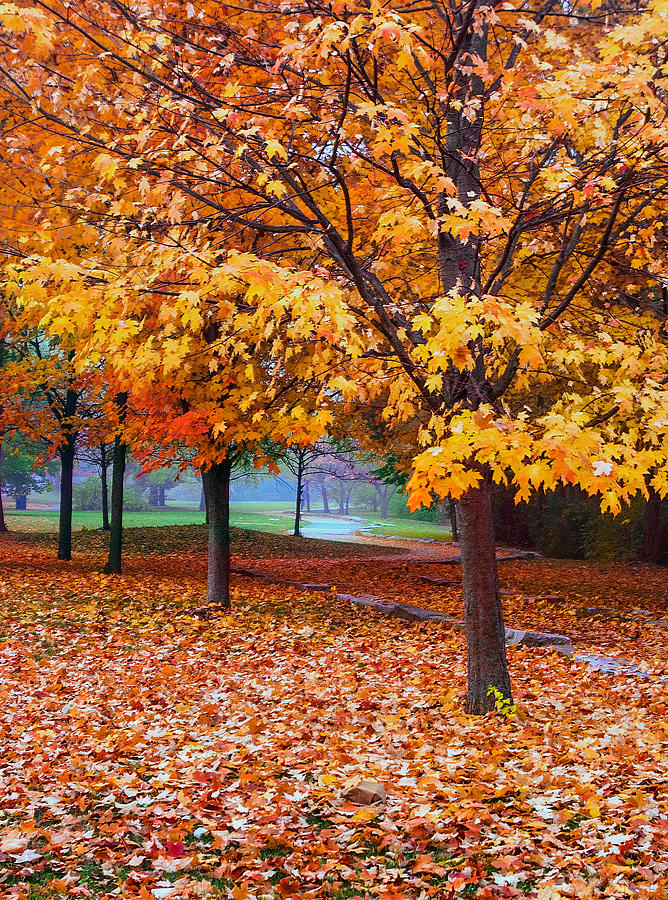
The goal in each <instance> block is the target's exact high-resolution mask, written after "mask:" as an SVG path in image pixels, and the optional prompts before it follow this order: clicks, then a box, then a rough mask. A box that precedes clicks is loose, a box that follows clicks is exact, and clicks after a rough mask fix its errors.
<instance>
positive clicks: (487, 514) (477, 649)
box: [458, 478, 512, 715]
mask: <svg viewBox="0 0 668 900" xmlns="http://www.w3.org/2000/svg"><path fill="white" fill-rule="evenodd" d="M458 505H459V527H460V540H461V549H462V578H463V582H464V605H465V611H466V647H467V652H468V692H467V698H466V711H467V713H469V714H471V715H482V714H483V713H486V712H489V711H490V710H493V709H494V703H495V699H494V696H490V695H488V691H489V688H490V687H494V688H496V689H497V690H498V691H500V692H501V694H502V695H503V696H504V697H506V698H507V699H509V700H511V699H512V694H511V689H510V676H509V674H508V663H507V660H506V639H505V629H504V625H503V613H502V610H501V596H500V594H499V578H498V573H497V565H496V546H495V543H494V523H493V517H492V491H491V482H490V480H489V479H488V478H484V479H483V481H482V482H481V484H480V486H479V487H477V488H472V489H471V490H469V491H467V493H466V494H464V496H463V497H462V498H461V500H460V501H459V504H458Z"/></svg>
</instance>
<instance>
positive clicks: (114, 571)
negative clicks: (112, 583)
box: [104, 391, 128, 575]
mask: <svg viewBox="0 0 668 900" xmlns="http://www.w3.org/2000/svg"><path fill="white" fill-rule="evenodd" d="M114 402H115V403H116V406H117V407H118V422H119V430H118V431H117V432H116V437H115V438H114V454H113V463H114V471H113V473H112V476H111V533H110V534H109V556H108V558H107V564H106V566H105V567H104V572H105V575H120V574H121V572H122V570H123V487H124V479H125V459H126V456H127V447H126V444H125V440H124V439H123V435H122V433H121V431H120V426H121V425H122V424H123V422H124V421H125V416H126V413H127V404H128V395H127V393H126V392H125V391H123V392H122V393H120V394H117V395H116V397H115V398H114Z"/></svg>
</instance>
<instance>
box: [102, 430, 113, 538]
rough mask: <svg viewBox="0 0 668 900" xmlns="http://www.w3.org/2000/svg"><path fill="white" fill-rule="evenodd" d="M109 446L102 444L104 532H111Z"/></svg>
mask: <svg viewBox="0 0 668 900" xmlns="http://www.w3.org/2000/svg"><path fill="white" fill-rule="evenodd" d="M107 467H108V460H107V445H106V444H100V481H101V482H102V531H109V529H110V528H111V525H110V524H109V487H108V484H107Z"/></svg>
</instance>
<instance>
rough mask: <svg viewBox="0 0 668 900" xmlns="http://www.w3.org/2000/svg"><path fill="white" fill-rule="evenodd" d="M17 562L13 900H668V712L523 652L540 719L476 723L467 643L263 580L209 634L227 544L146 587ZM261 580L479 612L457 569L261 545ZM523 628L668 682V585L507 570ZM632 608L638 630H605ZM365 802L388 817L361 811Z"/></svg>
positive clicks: (4, 640)
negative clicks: (212, 593)
mask: <svg viewBox="0 0 668 900" xmlns="http://www.w3.org/2000/svg"><path fill="white" fill-rule="evenodd" d="M77 542H78V543H77V550H78V552H77V553H76V557H75V560H74V561H73V562H72V563H69V564H64V563H56V562H55V561H54V560H53V551H52V547H51V546H50V545H49V540H48V539H46V538H41V537H38V536H31V537H30V538H29V539H26V538H23V539H21V540H18V539H16V538H2V539H0V595H1V596H2V600H3V602H2V604H1V611H0V744H1V746H0V810H1V812H0V817H1V820H0V896H2V897H3V898H4V897H7V898H18V897H50V898H57V897H70V896H80V897H128V898H133V897H140V898H145V900H151V898H154V897H155V898H161V897H173V898H188V897H190V898H194V897H231V898H234V900H242V898H253V897H255V898H267V900H268V898H291V897H294V898H309V897H334V898H337V897H338V898H353V897H364V898H381V900H399V898H402V897H404V898H451V897H452V898H458V897H464V898H466V897H480V898H494V897H523V896H527V897H538V898H541V900H556V898H559V897H581V898H598V897H639V898H663V897H665V896H666V893H667V891H668V785H667V783H666V771H667V768H668V762H667V760H668V715H667V713H668V689H667V686H666V682H664V681H661V680H659V679H658V678H657V679H656V680H651V679H639V678H630V677H624V676H616V677H611V676H607V675H602V674H600V673H597V672H594V671H592V670H591V669H589V668H588V667H587V666H585V665H582V664H577V663H573V662H571V661H569V660H567V659H565V658H563V657H560V656H558V655H556V654H555V653H554V652H553V651H550V650H528V649H523V650H515V651H511V653H510V667H511V673H512V678H513V683H514V690H515V695H516V699H517V701H518V705H519V709H520V714H519V717H517V718H514V719H511V720H509V721H506V720H505V719H503V718H502V717H500V716H498V715H490V716H488V717H486V718H483V719H474V718H471V717H468V716H466V715H465V714H464V713H463V712H462V699H463V692H464V686H465V654H464V649H465V648H464V639H463V637H462V635H460V634H459V633H457V632H455V631H451V630H448V629H447V628H445V627H444V626H442V625H438V624H433V623H432V624H428V625H420V626H410V625H407V624H406V623H405V622H402V621H399V620H395V619H390V618H385V617H382V616H379V615H378V614H376V613H373V612H370V611H368V610H363V609H359V608H357V607H351V606H348V605H345V604H342V603H341V602H337V601H335V599H334V596H333V593H326V592H324V593H322V592H321V593H310V594H309V593H299V592H296V591H295V590H292V589H290V588H287V587H281V586H280V585H266V584H264V583H263V582H261V581H251V580H248V579H241V578H240V579H238V580H237V582H236V584H237V586H236V588H235V609H234V611H233V613H232V614H231V615H219V614H217V615H215V616H213V617H210V618H202V617H201V616H200V615H198V613H199V612H200V611H201V606H202V601H203V597H204V587H203V582H202V574H203V565H204V557H203V535H202V532H201V529H197V528H193V529H170V530H169V531H168V532H162V531H161V532H157V531H155V530H149V529H147V530H146V531H141V532H140V531H137V532H133V533H131V534H130V535H129V540H128V544H129V550H130V558H129V562H128V575H127V576H125V577H123V578H111V577H106V576H103V575H100V574H97V571H96V569H97V567H98V565H99V561H100V559H101V555H102V551H103V548H102V545H101V538H99V537H98V536H97V535H86V534H83V535H79V536H77ZM235 549H236V551H237V554H238V558H239V560H240V561H241V560H243V563H244V564H250V565H256V566H258V567H262V568H265V569H266V570H267V571H274V572H278V571H281V572H283V573H284V574H286V575H288V576H289V577H292V578H308V579H316V578H317V580H318V581H331V582H334V583H335V584H336V586H337V587H338V589H339V590H342V591H345V590H349V591H353V592H355V591H358V592H366V593H375V594H378V595H382V596H392V597H395V598H399V597H402V598H404V599H405V600H406V601H407V602H418V603H420V604H421V605H423V606H431V607H433V608H445V609H448V610H450V611H452V612H457V613H460V612H461V593H460V592H459V591H458V589H457V588H449V587H434V586H432V585H425V584H424V583H422V582H420V581H419V575H420V574H428V575H430V576H436V575H443V576H444V577H453V578H456V577H457V575H458V567H457V566H447V567H442V568H440V567H439V566H437V565H429V566H427V565H424V566H421V565H420V564H419V563H407V562H401V561H396V560H393V558H392V557H391V556H386V558H382V557H381V554H380V551H379V550H378V548H376V547H374V548H372V549H367V548H359V547H353V546H351V545H345V544H342V545H327V544H324V543H322V544H320V543H319V542H314V541H307V542H299V543H298V544H297V545H295V544H294V543H293V542H291V541H290V540H289V539H285V538H280V537H277V536H262V535H251V536H247V535H243V534H241V533H240V534H237V536H236V544H235ZM501 572H502V582H503V585H504V588H505V589H507V590H514V591H516V592H517V595H519V594H532V595H553V594H560V595H562V596H564V597H565V598H566V600H565V603H563V604H556V605H555V604H554V603H536V601H526V600H520V599H518V596H513V595H512V594H505V595H504V598H505V604H506V617H507V619H508V622H509V624H512V625H520V626H524V627H529V626H530V627H533V628H541V629H547V630H553V631H554V630H560V631H563V632H565V633H567V634H569V635H570V636H571V637H573V639H574V641H575V643H576V645H577V646H578V649H597V648H601V649H604V650H605V652H607V653H618V654H622V655H623V656H624V658H627V659H629V660H632V661H634V662H638V663H642V664H643V667H644V668H645V669H648V668H651V671H652V672H654V673H656V674H660V673H661V672H665V671H666V664H667V657H668V654H667V653H666V650H665V644H666V640H667V638H668V631H666V630H664V628H663V626H662V625H661V624H658V625H657V624H655V625H645V624H644V623H643V622H642V621H640V620H638V618H637V616H636V615H635V613H634V612H633V610H634V608H637V607H642V608H644V609H647V610H649V611H650V612H652V615H653V616H655V617H656V618H660V616H661V614H662V613H663V615H665V614H666V611H665V608H662V604H663V593H664V591H665V588H666V584H665V582H666V573H665V570H663V571H661V570H652V569H649V568H642V567H637V568H635V569H632V568H624V567H616V568H612V567H610V568H602V567H597V568H595V567H593V566H590V565H584V564H572V563H571V564H564V563H556V562H547V561H541V562H532V563H504V564H502V567H501ZM583 607H607V608H611V609H613V610H616V611H617V613H618V614H617V615H615V616H613V617H612V618H606V619H603V618H601V617H600V616H598V617H591V616H584V615H583V613H582V608H583ZM360 780H371V781H375V782H379V783H381V784H382V785H383V786H384V787H385V789H386V791H387V799H386V801H385V802H381V803H378V804H376V805H371V806H359V805H355V804H353V803H352V802H350V801H348V800H346V799H345V797H344V794H345V792H346V790H347V789H348V788H349V787H351V786H354V785H356V784H357V783H358V782H359V781H360Z"/></svg>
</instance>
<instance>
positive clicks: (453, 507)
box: [449, 497, 459, 542]
mask: <svg viewBox="0 0 668 900" xmlns="http://www.w3.org/2000/svg"><path fill="white" fill-rule="evenodd" d="M449 506H450V531H451V532H452V540H453V541H457V542H459V528H458V527H457V504H456V503H455V501H454V500H453V499H452V497H450V498H449Z"/></svg>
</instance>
